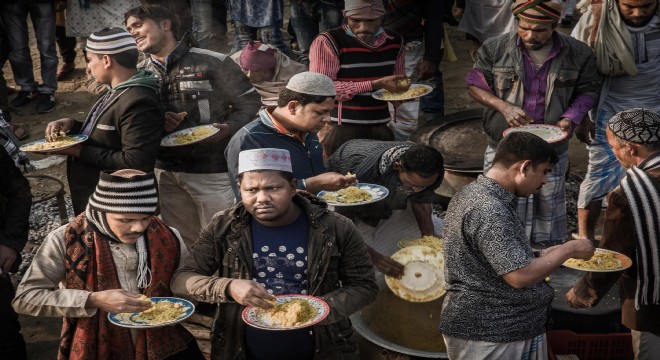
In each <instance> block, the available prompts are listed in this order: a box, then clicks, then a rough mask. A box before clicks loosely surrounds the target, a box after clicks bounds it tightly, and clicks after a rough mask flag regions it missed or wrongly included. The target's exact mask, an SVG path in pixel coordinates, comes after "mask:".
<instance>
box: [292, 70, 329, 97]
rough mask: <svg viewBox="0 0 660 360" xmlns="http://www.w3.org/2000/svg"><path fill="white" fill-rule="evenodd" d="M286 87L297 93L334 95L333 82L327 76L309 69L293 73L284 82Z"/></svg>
mask: <svg viewBox="0 0 660 360" xmlns="http://www.w3.org/2000/svg"><path fill="white" fill-rule="evenodd" d="M286 88H287V89H289V90H292V91H295V92H297V93H301V94H308V95H318V96H335V95H337V90H335V84H334V83H333V82H332V79H330V78H329V77H327V76H325V75H323V74H320V73H315V72H311V71H304V72H301V73H298V74H296V75H293V76H292V77H291V79H289V83H288V84H286Z"/></svg>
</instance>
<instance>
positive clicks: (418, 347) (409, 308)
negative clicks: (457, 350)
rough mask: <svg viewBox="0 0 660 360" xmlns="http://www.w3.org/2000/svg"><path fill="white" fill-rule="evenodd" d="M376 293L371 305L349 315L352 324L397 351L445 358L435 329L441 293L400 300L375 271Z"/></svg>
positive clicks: (369, 337) (443, 343) (443, 349)
mask: <svg viewBox="0 0 660 360" xmlns="http://www.w3.org/2000/svg"><path fill="white" fill-rule="evenodd" d="M376 282H377V283H378V287H379V289H380V293H379V294H378V297H377V298H376V301H374V302H373V303H372V304H371V305H369V306H367V307H365V308H363V309H362V310H361V311H359V312H357V313H355V314H353V315H352V316H351V321H352V322H353V328H355V330H357V332H358V333H360V335H362V337H364V338H365V339H367V340H369V341H371V342H372V343H374V344H376V345H378V346H380V347H383V348H385V349H389V350H392V351H396V352H398V353H401V354H406V355H411V356H417V357H423V358H428V359H448V357H447V353H446V351H447V350H446V348H445V342H444V340H443V339H442V335H441V334H440V333H439V332H438V324H439V322H440V311H441V310H442V301H443V300H444V296H443V297H441V298H439V299H436V300H434V301H430V302H427V303H413V302H409V301H406V300H403V299H401V298H399V297H397V296H396V295H394V294H393V293H392V291H390V289H389V288H388V287H387V284H385V278H384V277H383V275H382V274H381V273H376Z"/></svg>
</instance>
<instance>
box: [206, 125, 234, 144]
mask: <svg viewBox="0 0 660 360" xmlns="http://www.w3.org/2000/svg"><path fill="white" fill-rule="evenodd" d="M211 125H213V127H215V128H217V129H220V131H218V132H217V133H216V134H215V135H213V136H211V137H210V138H209V140H210V139H213V140H212V141H220V140H222V139H225V138H228V137H229V135H230V132H229V125H227V124H220V123H213V124H211Z"/></svg>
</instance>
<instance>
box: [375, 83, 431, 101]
mask: <svg viewBox="0 0 660 360" xmlns="http://www.w3.org/2000/svg"><path fill="white" fill-rule="evenodd" d="M418 88H423V89H424V92H423V93H421V92H420V93H419V94H418V95H408V91H410V90H416V89H418ZM431 91H433V88H432V87H430V86H428V85H424V84H412V85H410V88H408V90H406V91H405V92H402V93H401V94H395V95H394V96H393V97H392V98H389V99H385V97H384V96H385V95H387V94H392V93H391V92H389V91H388V90H385V89H380V90H376V91H374V92H373V94H371V96H372V97H373V98H374V99H378V100H382V101H404V100H412V99H417V98H420V97H422V96H425V95H428V94H429V93H430V92H431Z"/></svg>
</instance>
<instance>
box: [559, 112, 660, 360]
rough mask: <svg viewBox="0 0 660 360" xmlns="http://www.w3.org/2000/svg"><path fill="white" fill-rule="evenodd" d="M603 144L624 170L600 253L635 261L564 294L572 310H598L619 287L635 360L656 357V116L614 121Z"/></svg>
mask: <svg viewBox="0 0 660 360" xmlns="http://www.w3.org/2000/svg"><path fill="white" fill-rule="evenodd" d="M606 132H607V141H608V143H609V144H610V146H611V147H612V151H613V153H614V155H615V156H616V157H617V159H619V162H621V165H623V166H624V167H625V168H627V169H628V173H627V175H626V177H625V178H624V179H623V180H622V181H621V184H620V185H619V186H618V187H617V188H616V189H614V191H612V192H611V193H610V194H609V196H608V197H607V203H608V207H607V210H606V212H605V223H604V225H603V226H604V229H603V238H602V240H601V243H600V247H601V248H604V249H609V250H614V251H617V252H620V253H622V254H624V255H626V256H628V257H630V258H631V259H632V261H633V265H634V266H632V267H630V268H629V269H627V270H625V271H623V272H621V271H618V272H608V273H596V272H589V273H587V275H585V276H584V277H583V278H582V279H581V280H580V281H579V282H578V283H577V284H576V285H575V287H574V288H573V289H571V290H569V292H568V293H567V294H566V301H568V303H569V304H570V305H571V306H572V307H574V308H583V307H591V306H596V305H597V304H598V303H599V302H600V301H601V300H602V299H603V297H604V296H605V294H607V292H608V291H609V290H610V288H611V287H612V285H614V283H615V282H617V280H620V281H619V291H620V298H621V302H622V306H621V317H622V320H621V322H622V323H623V325H625V326H627V327H628V328H630V329H631V334H632V338H633V350H634V352H635V358H636V359H652V358H657V354H658V353H660V241H659V240H660V224H659V223H658V218H660V115H659V114H657V113H654V112H652V111H650V110H648V109H641V108H635V109H630V110H625V111H622V112H620V113H618V114H616V115H614V116H613V117H612V118H611V119H610V121H609V123H608V127H607V130H606Z"/></svg>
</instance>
